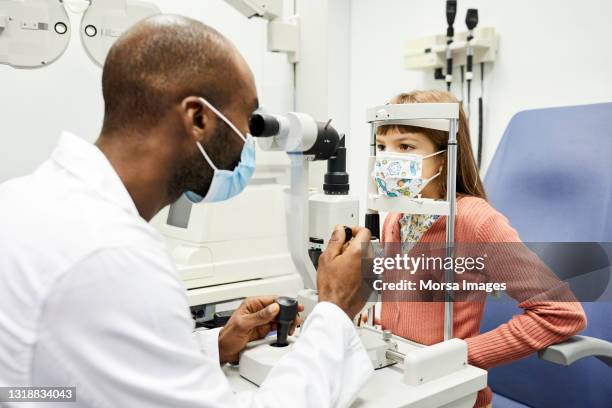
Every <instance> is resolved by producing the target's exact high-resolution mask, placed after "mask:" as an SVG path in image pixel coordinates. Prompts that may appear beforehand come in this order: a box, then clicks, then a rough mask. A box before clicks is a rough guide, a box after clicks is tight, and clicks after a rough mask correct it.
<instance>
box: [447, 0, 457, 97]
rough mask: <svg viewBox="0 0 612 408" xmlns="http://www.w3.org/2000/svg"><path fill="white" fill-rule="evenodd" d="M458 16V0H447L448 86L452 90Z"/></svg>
mask: <svg viewBox="0 0 612 408" xmlns="http://www.w3.org/2000/svg"><path fill="white" fill-rule="evenodd" d="M456 16H457V0H446V22H447V23H448V28H447V29H446V78H445V79H446V88H447V90H448V91H449V92H450V90H451V85H452V83H453V52H452V50H451V44H452V43H453V39H454V37H455V29H454V27H453V24H455V17H456Z"/></svg>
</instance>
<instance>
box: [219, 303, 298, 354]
mask: <svg viewBox="0 0 612 408" xmlns="http://www.w3.org/2000/svg"><path fill="white" fill-rule="evenodd" d="M303 310H304V305H299V306H298V312H301V311H303ZM278 311H279V306H278V304H277V303H276V296H262V297H252V298H247V299H245V300H244V301H243V302H242V304H241V305H240V307H239V308H238V309H236V311H235V312H234V313H233V314H232V317H230V319H229V320H228V321H227V323H226V324H225V326H224V327H223V328H222V329H221V332H220V333H219V360H220V362H221V364H225V363H237V362H238V358H239V353H240V352H241V351H242V350H244V348H245V347H246V345H247V343H248V342H249V341H253V340H258V339H262V338H264V337H265V336H266V335H267V334H268V333H270V331H272V330H276V322H275V320H274V319H275V318H276V315H277V314H278ZM300 322H301V320H300V317H299V315H298V316H297V317H296V319H295V321H294V322H293V325H292V327H291V330H290V331H289V334H293V332H294V331H295V327H296V326H298V325H299V324H300Z"/></svg>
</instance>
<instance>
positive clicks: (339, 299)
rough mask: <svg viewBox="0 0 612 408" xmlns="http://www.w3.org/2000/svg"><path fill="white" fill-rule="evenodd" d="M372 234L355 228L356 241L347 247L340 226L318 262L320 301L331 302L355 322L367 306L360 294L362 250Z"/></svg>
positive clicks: (335, 230)
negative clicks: (356, 317) (358, 314)
mask: <svg viewBox="0 0 612 408" xmlns="http://www.w3.org/2000/svg"><path fill="white" fill-rule="evenodd" d="M370 236H371V234H370V230H368V229H367V228H359V227H353V239H352V240H351V242H349V243H345V242H344V240H345V237H344V227H342V226H341V225H337V226H336V228H335V229H334V233H333V235H332V237H331V239H330V240H329V244H328V245H327V249H326V250H325V252H323V253H322V254H321V257H320V258H319V268H318V270H317V289H318V291H319V301H321V302H331V303H334V304H336V305H337V306H338V307H340V309H342V310H344V311H345V312H346V314H347V315H348V317H349V318H350V319H352V318H353V317H355V315H356V314H357V313H359V311H361V309H362V308H363V306H364V305H365V301H366V299H365V297H364V296H363V293H361V291H360V290H361V285H362V282H363V277H362V274H361V255H362V246H363V245H364V244H369V243H370Z"/></svg>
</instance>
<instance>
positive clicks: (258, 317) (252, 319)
mask: <svg viewBox="0 0 612 408" xmlns="http://www.w3.org/2000/svg"><path fill="white" fill-rule="evenodd" d="M279 310H280V306H279V305H278V303H276V302H274V303H271V304H270V305H268V306H266V307H265V308H263V309H261V310H258V311H257V312H255V313H251V314H249V315H246V316H245V322H246V323H247V326H248V327H249V328H254V327H258V326H261V325H264V324H268V323H270V322H271V321H272V320H274V319H275V318H276V315H277V314H278V312H279Z"/></svg>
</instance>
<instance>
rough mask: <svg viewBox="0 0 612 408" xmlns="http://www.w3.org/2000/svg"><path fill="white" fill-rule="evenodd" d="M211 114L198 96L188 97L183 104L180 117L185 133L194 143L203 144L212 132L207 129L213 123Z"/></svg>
mask: <svg viewBox="0 0 612 408" xmlns="http://www.w3.org/2000/svg"><path fill="white" fill-rule="evenodd" d="M210 113H211V112H210V109H208V107H206V105H204V103H203V102H202V101H201V100H200V99H199V98H198V97H196V96H188V97H187V98H185V99H183V101H182V102H181V107H180V115H181V119H182V122H183V126H184V128H185V133H186V134H188V135H189V136H190V137H192V138H193V140H194V142H196V141H198V142H201V141H202V140H203V139H204V136H205V134H206V133H208V132H209V131H210V129H207V128H210V127H211V123H212V122H211V118H210Z"/></svg>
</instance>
